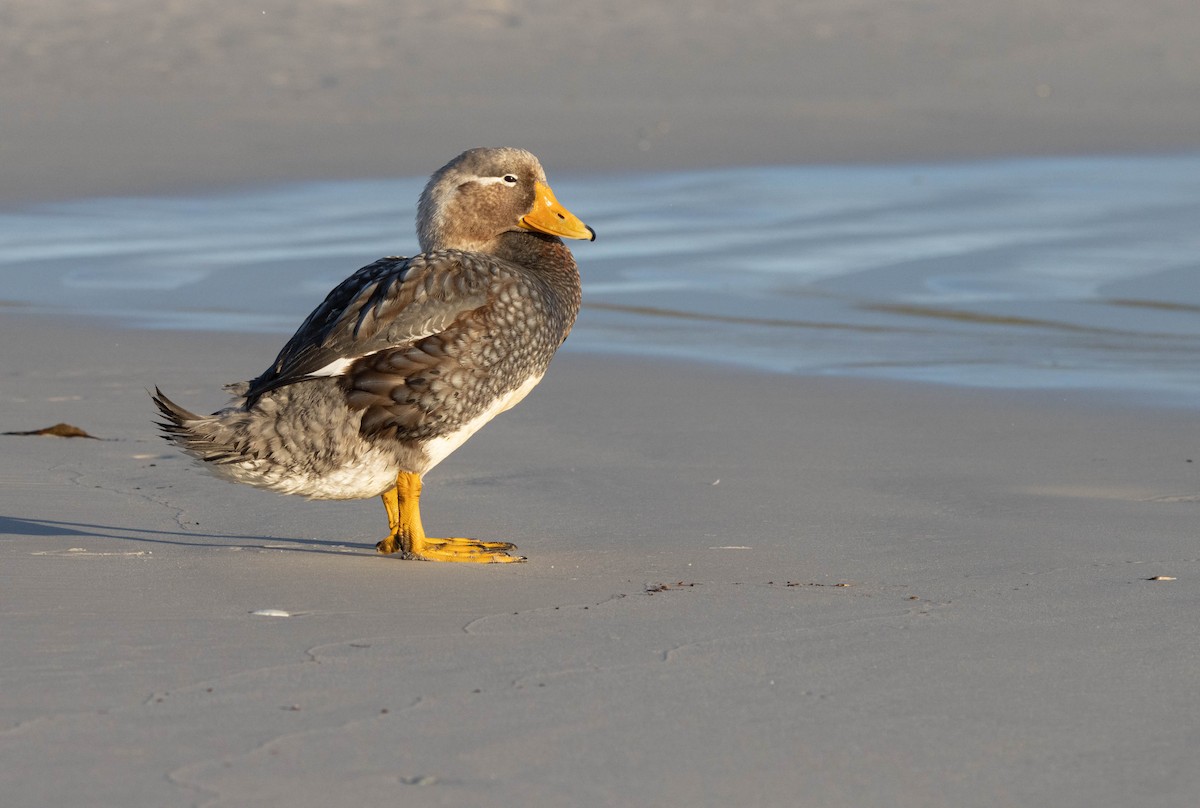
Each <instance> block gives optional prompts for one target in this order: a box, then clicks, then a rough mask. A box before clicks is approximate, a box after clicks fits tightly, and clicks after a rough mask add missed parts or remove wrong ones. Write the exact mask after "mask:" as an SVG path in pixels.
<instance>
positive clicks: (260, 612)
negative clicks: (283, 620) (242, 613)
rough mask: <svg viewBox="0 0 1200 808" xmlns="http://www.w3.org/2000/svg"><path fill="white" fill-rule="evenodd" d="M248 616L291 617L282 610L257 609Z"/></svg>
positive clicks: (290, 614)
mask: <svg viewBox="0 0 1200 808" xmlns="http://www.w3.org/2000/svg"><path fill="white" fill-rule="evenodd" d="M250 614H252V615H254V616H256V617H291V616H292V613H291V612H285V611H284V610H283V609H259V610H258V611H256V612H251V613H250Z"/></svg>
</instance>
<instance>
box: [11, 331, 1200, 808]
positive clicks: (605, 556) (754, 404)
mask: <svg viewBox="0 0 1200 808" xmlns="http://www.w3.org/2000/svg"><path fill="white" fill-rule="evenodd" d="M0 339H2V340H3V342H4V344H5V346H6V350H5V355H6V361H5V366H6V367H5V371H4V384H3V389H4V393H3V400H4V423H3V425H2V426H3V427H4V428H5V429H32V428H36V427H40V426H46V425H49V424H50V423H53V422H57V421H66V422H69V423H72V424H75V425H77V426H80V427H82V428H84V429H85V430H87V431H88V432H90V433H91V434H93V435H95V436H97V437H99V438H104V439H105V440H103V441H92V440H85V439H62V438H50V437H13V436H8V437H4V438H3V439H2V440H3V451H2V452H0V479H2V480H3V486H4V491H5V494H4V500H5V507H4V515H3V517H2V518H0V528H2V530H3V537H2V543H0V592H2V593H3V595H2V596H0V604H2V609H3V626H4V630H3V632H2V633H0V660H2V661H0V666H2V667H0V677H2V680H3V687H2V688H0V712H2V714H3V716H4V724H3V731H2V732H0V760H2V761H3V765H2V766H0V793H3V794H4V795H5V798H4V804H5V805H6V806H14V808H15V807H16V806H45V805H54V806H60V807H65V806H84V805H88V806H94V805H121V806H168V805H181V806H182V805H201V804H202V805H228V806H241V807H244V806H274V805H285V804H286V805H291V806H328V805H385V804H387V805H393V804H399V805H413V806H417V805H456V806H466V805H471V806H512V805H529V806H563V805H587V806H601V805H612V806H624V805H653V804H671V805H700V806H726V805H731V804H742V805H764V806H785V805H786V806H793V805H797V806H834V805H846V806H955V808H962V807H963V806H989V807H994V806H1028V805H1055V806H1060V807H1062V806H1080V808H1082V807H1083V806H1088V808H1095V807H1096V806H1131V805H1138V806H1181V808H1182V806H1187V805H1192V804H1194V802H1195V798H1196V796H1197V795H1198V794H1200V767H1198V766H1197V765H1196V764H1197V762H1198V754H1200V744H1198V741H1197V734H1196V731H1195V728H1196V726H1197V725H1198V722H1200V702H1198V701H1197V700H1196V698H1195V675H1196V674H1195V672H1196V670H1197V666H1198V665H1200V653H1198V650H1200V645H1198V643H1197V639H1198V638H1197V633H1198V630H1197V627H1196V620H1195V608H1196V604H1197V595H1198V591H1200V590H1198V588H1197V587H1198V583H1197V582H1198V581H1200V560H1198V558H1197V555H1198V554H1197V552H1196V538H1195V512H1196V507H1197V502H1198V501H1200V495H1197V493H1196V492H1197V490H1198V487H1200V480H1198V477H1200V475H1198V470H1200V463H1193V462H1191V461H1192V460H1193V459H1198V458H1197V454H1198V453H1197V452H1196V451H1194V450H1196V449H1197V448H1198V447H1195V446H1194V444H1193V442H1192V441H1191V440H1190V439H1189V435H1191V433H1192V432H1193V431H1194V418H1193V417H1192V416H1191V414H1190V413H1181V412H1171V411H1152V410H1144V409H1143V410H1123V409H1119V408H1113V407H1107V406H1104V405H1101V404H1097V403H1095V402H1093V401H1089V400H1087V399H1086V398H1085V397H1084V396H1080V395H1076V396H1068V397H1061V396H1060V397H1051V396H1049V395H1048V394H1029V393H1023V394H1021V393H1005V392H983V391H963V390H953V389H942V388H937V387H927V386H917V385H902V384H885V383H870V382H858V381H844V380H823V379H811V378H808V379H802V378H790V377H784V376H779V377H773V376H761V375H755V374H751V373H743V372H738V371H731V370H722V369H714V368H707V367H689V366H683V365H661V364H654V363H639V362H633V361H628V360H610V359H603V358H595V357H587V356H579V355H574V354H570V353H568V354H566V355H564V356H561V357H559V359H558V360H556V362H555V366H554V367H553V368H552V372H551V373H550V374H549V375H548V377H547V380H546V381H545V382H544V384H543V386H542V387H541V388H539V390H538V391H537V392H536V393H535V394H534V395H532V396H531V397H530V399H529V400H528V401H527V402H526V403H524V404H523V405H522V406H521V407H519V408H517V409H516V410H514V411H513V412H512V413H509V414H507V415H505V416H504V417H503V418H501V419H499V420H498V421H497V422H496V423H494V424H492V425H491V426H489V428H488V429H486V430H484V431H483V432H481V433H480V434H479V435H478V436H477V437H476V438H475V439H474V440H473V441H472V442H471V443H469V444H468V445H467V446H466V447H464V449H462V450H460V452H459V453H458V454H456V455H455V456H454V457H453V458H452V459H451V460H448V461H447V462H446V463H445V464H443V465H442V466H441V467H439V469H438V470H437V471H436V472H435V473H434V474H433V475H431V478H430V480H429V485H428V487H427V497H426V503H425V505H426V509H425V510H426V521H427V524H430V525H431V526H433V528H434V529H439V528H440V529H441V530H443V531H450V532H455V533H461V534H466V535H479V536H483V537H497V538H508V539H515V540H516V541H517V542H518V543H519V544H520V547H521V550H522V551H523V552H525V553H527V554H528V555H529V556H530V562H529V563H528V564H525V565H519V566H507V567H483V568H470V569H467V568H462V567H457V566H449V565H435V564H418V563H405V562H401V561H398V560H395V559H391V558H380V557H377V556H376V555H375V554H374V552H373V548H372V544H373V542H374V541H375V540H376V539H377V538H378V537H379V535H381V525H382V524H383V518H384V517H383V509H382V507H381V506H380V505H379V503H377V502H374V501H369V502H349V503H308V502H304V501H300V500H295V499H292V498H285V497H280V496H276V495H273V494H269V493H264V492H260V491H257V490H253V489H250V488H246V487H239V486H233V485H229V484H227V483H224V482H222V481H219V480H217V479H215V478H211V477H208V476H206V475H205V474H204V473H203V472H202V471H201V470H200V469H198V468H196V467H195V466H193V465H191V464H190V463H189V462H188V461H187V460H186V459H185V458H184V457H182V456H181V455H180V454H178V453H177V452H174V451H172V450H171V449H170V447H168V446H166V445H165V444H163V443H161V442H160V441H159V440H158V439H157V438H156V437H155V435H154V434H153V431H152V429H151V428H150V425H149V421H150V418H151V407H150V404H149V400H148V398H147V396H146V393H145V388H146V387H149V386H152V385H155V384H159V385H162V386H163V387H164V389H166V390H167V391H169V392H170V393H171V394H172V395H174V396H176V397H178V399H179V400H181V401H183V402H186V403H188V404H190V405H193V406H196V407H215V406H216V405H218V404H220V403H221V401H222V396H221V394H220V393H219V391H218V388H217V385H218V383H219V382H223V381H228V380H231V379H234V378H236V377H238V375H242V376H245V375H250V374H252V373H254V372H255V371H256V370H257V369H258V368H259V366H260V365H262V364H263V363H264V361H269V358H270V356H272V355H273V352H274V350H275V348H276V347H277V345H276V343H277V340H275V339H273V338H269V337H261V336H254V337H242V336H235V335H211V334H205V335H203V336H202V337H197V336H191V335H183V334H175V333H153V332H144V331H143V332H128V331H120V330H112V329H109V328H107V327H103V326H99V325H91V324H88V323H54V322H45V321H39V320H35V319H34V318H29V317H26V316H23V315H19V314H9V315H6V316H5V317H4V318H3V319H2V320H0ZM1155 576H1169V577H1171V578H1174V579H1175V580H1171V581H1166V580H1163V581H1152V580H1149V579H1151V578H1154V577H1155ZM264 609H275V610H281V611H284V612H286V613H288V614H290V615H291V616H290V617H270V616H261V615H255V614H254V613H255V612H256V611H259V610H264Z"/></svg>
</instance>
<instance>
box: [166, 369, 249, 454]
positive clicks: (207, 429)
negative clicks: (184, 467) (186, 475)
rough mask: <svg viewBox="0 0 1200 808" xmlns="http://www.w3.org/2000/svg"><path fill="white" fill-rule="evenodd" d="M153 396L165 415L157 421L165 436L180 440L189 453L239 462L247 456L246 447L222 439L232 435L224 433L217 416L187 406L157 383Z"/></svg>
mask: <svg viewBox="0 0 1200 808" xmlns="http://www.w3.org/2000/svg"><path fill="white" fill-rule="evenodd" d="M150 398H151V399H152V400H153V401H154V404H155V406H157V407H158V412H159V415H161V416H162V417H163V420H161V421H156V422H155V423H156V424H157V426H158V428H159V429H160V430H162V433H163V438H164V439H166V440H168V441H170V442H172V443H175V444H178V445H179V446H180V447H181V448H182V449H183V450H184V451H186V452H187V453H188V454H190V455H192V456H194V457H197V458H199V459H201V460H203V461H205V462H206V463H217V464H221V463H236V462H239V461H242V460H246V459H247V455H246V452H245V451H243V450H240V449H239V448H238V447H237V446H235V445H233V444H232V443H230V442H228V441H227V440H222V437H224V438H228V437H231V436H229V435H224V436H222V435H221V434H220V433H221V432H222V431H224V430H221V429H220V427H219V423H218V419H217V418H216V417H214V416H211V415H197V414H196V413H194V412H192V411H191V410H187V409H184V408H183V407H181V406H179V405H178V404H176V403H175V402H174V401H172V400H171V399H169V398H167V396H166V394H165V393H163V391H162V390H160V389H159V388H157V387H155V388H154V393H153V394H152V395H151V396H150Z"/></svg>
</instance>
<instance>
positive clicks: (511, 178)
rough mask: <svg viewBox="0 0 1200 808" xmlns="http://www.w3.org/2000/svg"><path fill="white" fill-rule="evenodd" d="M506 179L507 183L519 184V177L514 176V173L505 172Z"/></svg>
mask: <svg viewBox="0 0 1200 808" xmlns="http://www.w3.org/2000/svg"><path fill="white" fill-rule="evenodd" d="M504 181H505V182H506V183H508V184H509V185H516V184H517V178H516V177H515V176H513V175H512V174H505V175H504Z"/></svg>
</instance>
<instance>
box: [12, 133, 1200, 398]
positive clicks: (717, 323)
mask: <svg viewBox="0 0 1200 808" xmlns="http://www.w3.org/2000/svg"><path fill="white" fill-rule="evenodd" d="M552 180H553V181H554V185H555V190H556V192H557V194H558V197H559V199H560V200H563V201H564V203H565V204H567V205H568V207H570V208H571V209H572V210H573V211H574V212H575V213H577V214H579V215H580V217H581V218H583V219H584V220H585V221H587V222H588V223H589V224H591V225H592V226H593V227H595V228H596V230H597V232H598V233H599V239H598V240H597V241H596V242H595V243H594V244H586V243H579V244H577V245H574V248H575V253H576V256H577V257H578V258H579V260H580V264H581V266H582V272H583V275H584V298H585V304H584V305H585V308H584V311H583V313H582V314H581V317H580V321H579V324H578V325H577V327H576V330H575V332H574V333H573V334H572V336H571V339H570V340H569V341H568V343H567V349H568V350H576V351H579V350H582V351H598V352H609V353H632V354H643V355H659V356H671V357H680V358H689V359H701V360H706V361H716V362H723V363H731V364H734V365H741V366H746V367H754V368H760V369H769V370H775V371H783V372H800V373H820V374H835V375H854V376H868V377H878V378H883V377H886V378H897V379H909V380H921V381H929V382H938V383H947V384H960V385H972V386H991V387H1013V388H1016V387H1021V388H1075V389H1079V388H1083V389H1096V390H1105V391H1108V392H1110V393H1111V392H1117V393H1122V394H1130V393H1131V394H1134V395H1137V396H1139V397H1143V398H1150V399H1153V400H1156V401H1160V402H1162V403H1172V404H1186V405H1191V404H1196V403H1200V283H1197V274H1196V272H1197V270H1198V269H1200V226H1198V225H1200V155H1194V156H1170V157H1135V158H1120V159H1116V158H1074V159H1054V160H1045V159H1039V160H1020V161H1003V162H992V163H976V164H953V165H925V166H883V167H783V168H780V167H771V168H737V169H725V170H714V171H704V172H687V173H669V174H658V175H650V176H645V175H641V176H633V175H629V176H608V177H594V176H566V177H562V176H557V177H556V176H552ZM421 184H422V181H421V180H418V179H401V180H386V181H382V180H381V181H371V182H331V183H306V184H297V185H289V186H282V187H273V188H266V189H259V190H249V191H247V190H239V191H235V192H230V193H226V194H210V195H205V196H195V197H163V198H138V199H89V200H81V201H77V202H71V203H65V204H53V205H42V206H38V207H33V208H29V209H27V210H25V211H21V212H17V213H7V214H0V281H2V282H3V290H4V291H3V293H0V294H2V296H3V299H4V302H5V303H7V304H8V305H10V306H20V307H23V308H25V309H27V310H34V311H41V312H52V313H86V314H91V315H95V314H99V315H105V316H111V317H115V318H118V319H120V320H122V321H123V322H125V323H127V324H129V325H131V326H134V327H141V328H173V329H197V330H207V329H218V330H243V331H268V332H277V333H279V334H280V335H281V336H284V335H287V334H290V333H291V331H292V330H293V329H294V328H295V327H296V325H298V324H299V322H300V320H301V319H302V318H303V317H304V316H305V315H306V314H307V313H308V311H309V310H310V309H311V308H312V307H313V306H314V305H316V304H317V303H318V302H319V301H320V299H321V298H322V297H323V296H324V294H325V292H326V291H328V290H329V289H330V288H331V287H332V286H333V285H335V284H336V283H337V282H338V281H339V280H341V279H342V278H343V277H344V276H346V275H347V274H349V273H350V271H352V270H353V269H355V268H357V267H359V266H361V265H364V264H367V263H369V262H371V261H373V260H374V259H375V258H377V257H379V256H381V255H389V254H411V253H412V252H413V251H414V250H415V249H416V242H415V237H414V235H413V224H412V219H413V215H414V209H415V202H416V198H417V194H418V193H419V192H420V187H421ZM270 358H271V357H263V364H264V366H265V364H266V363H267V362H268V361H269V360H270Z"/></svg>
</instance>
